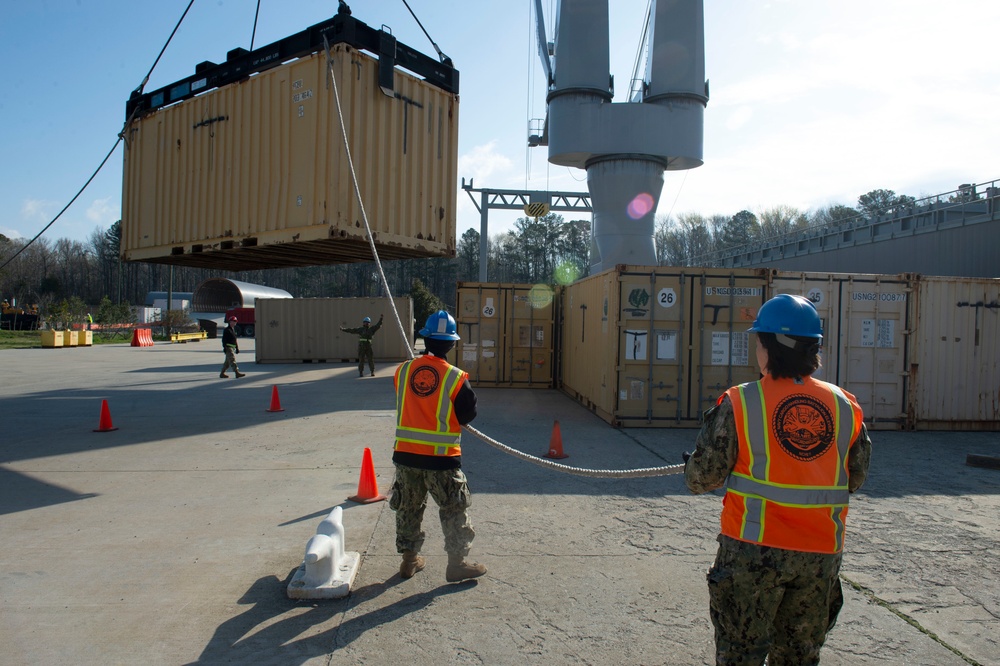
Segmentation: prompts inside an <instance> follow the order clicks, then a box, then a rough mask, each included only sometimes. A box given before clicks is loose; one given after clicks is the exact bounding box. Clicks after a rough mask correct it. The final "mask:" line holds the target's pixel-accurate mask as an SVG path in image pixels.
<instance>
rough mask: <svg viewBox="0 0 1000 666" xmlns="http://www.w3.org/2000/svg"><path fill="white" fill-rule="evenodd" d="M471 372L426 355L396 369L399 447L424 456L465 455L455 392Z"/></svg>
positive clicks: (397, 439)
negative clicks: (456, 414)
mask: <svg viewBox="0 0 1000 666" xmlns="http://www.w3.org/2000/svg"><path fill="white" fill-rule="evenodd" d="M468 377H469V373H467V372H465V371H463V370H460V369H458V368H456V367H455V366H453V365H451V364H450V363H448V361H446V360H444V359H443V358H437V357H436V356H431V355H426V356H421V357H418V358H416V359H413V360H412V361H407V362H406V363H403V364H402V365H401V366H399V368H397V369H396V378H395V382H396V446H395V450H396V451H403V452H406V453H416V454H419V455H423V456H460V455H462V426H461V425H459V423H458V419H457V418H456V417H455V403H454V400H455V396H456V395H458V391H459V390H460V389H461V388H462V383H463V382H464V381H465V380H466V379H467V378H468Z"/></svg>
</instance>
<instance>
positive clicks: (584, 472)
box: [323, 35, 684, 479]
mask: <svg viewBox="0 0 1000 666" xmlns="http://www.w3.org/2000/svg"><path fill="white" fill-rule="evenodd" d="M323 47H324V48H325V50H326V63H327V73H328V75H329V82H328V85H329V86H331V87H332V88H333V97H334V102H335V104H336V106H337V120H338V121H339V123H340V133H341V137H342V138H343V140H344V151H345V152H346V156H347V164H348V168H349V170H350V173H351V185H352V186H353V188H354V195H355V196H356V197H357V200H358V207H359V208H360V210H361V220H362V222H364V225H365V231H366V232H367V234H368V244H369V245H370V246H371V251H372V256H373V257H374V258H375V265H376V266H377V267H378V274H379V279H380V280H381V281H382V287H383V288H384V289H385V293H386V294H388V295H389V306H390V307H391V308H392V314H393V318H394V319H395V320H396V326H397V328H398V330H399V334H400V336H401V338H402V340H403V341H404V342H405V343H406V351H407V353H408V354H409V357H410V359H411V360H412V359H413V358H415V356H416V354H415V352H414V350H413V349H411V348H410V345H409V342H408V340H409V338H408V336H407V335H406V329H404V328H403V323H402V321H401V320H400V318H399V311H398V310H397V309H396V303H395V301H394V300H393V298H392V290H390V289H389V282H388V280H386V277H385V271H384V270H383V269H382V262H381V260H380V259H379V256H378V249H377V248H376V247H375V240H374V237H373V235H372V230H371V226H370V225H369V224H368V213H367V212H366V211H365V204H364V201H363V200H362V198H361V188H360V187H359V185H358V175H357V172H356V171H355V169H354V160H353V158H352V157H351V146H350V141H349V140H348V138H347V128H346V126H345V125H344V112H343V109H342V107H341V104H340V89H339V87H338V86H337V76H336V74H335V72H334V68H333V56H332V54H331V53H330V43H329V41H328V40H327V38H326V35H324V36H323ZM463 427H464V428H465V430H466V431H468V432H469V433H470V434H472V435H475V436H476V437H477V438H479V439H480V440H482V441H483V442H485V443H487V444H489V445H490V446H492V447H494V448H496V449H499V450H500V451H503V452H504V453H507V454H510V455H512V456H514V457H515V458H519V459H521V460H524V461H527V462H530V463H533V464H535V465H538V466H540V467H545V468H547V469H551V470H555V471H557V472H564V473H566V474H573V475H576V476H588V477H593V478H605V479H635V478H642V477H650V476H667V475H670V474H680V473H682V472H683V471H684V465H665V466H663V467H643V468H639V469H585V468H580V467H571V466H569V465H563V464H560V463H557V462H552V461H551V460H546V459H544V458H538V457H536V456H533V455H530V454H527V453H524V452H523V451H518V450H517V449H513V448H511V447H509V446H507V445H506V444H503V443H501V442H498V441H497V440H495V439H493V438H492V437H490V436H488V435H486V434H484V433H482V432H480V431H479V430H476V429H475V428H473V427H472V426H470V425H465V426H463Z"/></svg>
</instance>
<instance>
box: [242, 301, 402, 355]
mask: <svg viewBox="0 0 1000 666" xmlns="http://www.w3.org/2000/svg"><path fill="white" fill-rule="evenodd" d="M392 301H393V303H395V306H396V310H397V311H398V312H399V318H400V321H401V322H402V324H403V327H404V328H405V329H406V337H405V338H404V337H402V335H401V334H400V332H399V326H398V325H397V324H396V319H395V316H394V315H393V312H392V306H391V305H390V303H389V299H388V298H258V299H257V302H256V321H257V327H256V331H255V333H256V336H255V337H256V361H257V363H296V362H317V363H324V362H326V363H356V362H357V360H358V336H357V335H355V334H352V333H344V332H342V331H341V330H340V328H341V327H342V326H343V327H344V328H358V327H360V326H361V322H362V320H363V319H364V318H365V317H371V319H372V323H373V324H375V323H377V322H378V320H379V317H381V316H384V317H385V319H384V321H383V322H382V327H381V328H380V329H379V330H378V332H377V333H376V334H375V336H374V337H373V338H372V354H373V356H374V357H375V359H376V360H377V361H381V362H386V361H389V362H402V361H405V360H407V359H408V358H409V357H410V356H409V353H408V349H412V348H413V324H414V321H413V301H412V300H411V299H410V298H409V297H408V296H407V297H397V298H393V299H392ZM385 372H388V370H385Z"/></svg>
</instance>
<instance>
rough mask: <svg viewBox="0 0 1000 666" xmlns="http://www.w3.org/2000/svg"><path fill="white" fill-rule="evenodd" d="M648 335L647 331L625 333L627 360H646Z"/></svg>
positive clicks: (627, 331) (628, 331)
mask: <svg viewBox="0 0 1000 666" xmlns="http://www.w3.org/2000/svg"><path fill="white" fill-rule="evenodd" d="M646 335H647V333H646V331H630V330H626V331H625V358H626V359H627V360H629V361H645V360H646Z"/></svg>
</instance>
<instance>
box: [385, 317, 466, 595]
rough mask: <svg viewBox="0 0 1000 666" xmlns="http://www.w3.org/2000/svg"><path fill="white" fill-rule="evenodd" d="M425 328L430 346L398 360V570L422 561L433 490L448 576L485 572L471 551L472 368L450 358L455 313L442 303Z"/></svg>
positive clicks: (394, 503) (413, 568) (394, 501)
mask: <svg viewBox="0 0 1000 666" xmlns="http://www.w3.org/2000/svg"><path fill="white" fill-rule="evenodd" d="M420 335H421V336H423V337H424V344H425V345H426V348H427V353H426V354H425V355H423V356H420V357H418V358H415V359H413V360H411V361H407V362H406V363H403V364H402V365H401V366H399V368H398V369H397V370H396V376H395V380H394V381H395V385H396V445H395V452H394V453H393V455H392V462H393V464H394V465H395V467H396V478H395V479H394V481H393V484H392V498H391V499H390V501H389V506H390V508H392V509H393V510H394V511H395V512H396V549H397V550H398V551H399V552H400V553H402V555H403V562H402V564H401V565H400V567H399V575H400V576H402V577H403V578H411V577H412V576H413V575H414V574H415V573H417V572H418V571H420V570H421V569H423V568H424V564H425V563H424V558H423V557H421V556H420V555H419V553H420V548H421V547H422V546H423V543H424V532H423V531H422V530H421V527H420V526H421V523H422V521H423V515H424V509H425V508H426V507H427V495H428V493H429V494H430V496H431V497H433V498H434V501H435V502H436V503H437V505H438V509H439V512H438V513H439V515H440V518H441V529H442V531H443V532H444V547H445V550H446V551H447V553H448V568H447V570H446V571H445V579H446V580H447V581H449V582H458V581H462V580H466V579H469V578H476V577H478V576H482V575H483V574H485V573H486V567H485V566H483V565H482V564H477V563H474V562H472V563H470V562H467V561H466V559H465V558H466V556H467V555H468V554H469V549H470V547H471V545H472V540H473V539H474V538H475V536H476V533H475V531H474V530H473V528H472V522H471V521H470V520H469V514H468V508H469V505H470V504H471V503H472V498H471V495H470V493H469V486H468V483H467V481H466V478H465V474H464V473H463V472H462V426H463V425H465V424H466V423H469V422H471V421H472V419H474V418H475V417H476V394H475V392H473V390H472V387H471V386H470V385H469V374H468V373H467V372H464V371H462V370H460V369H458V368H456V367H454V366H453V365H451V364H450V363H448V361H447V360H445V356H446V355H447V353H448V352H449V351H450V350H451V348H452V347H454V346H455V341H456V340H459V339H460V338H459V337H458V333H457V327H456V325H455V320H454V319H453V318H452V317H451V315H449V314H448V313H447V312H445V311H444V310H438V311H437V312H435V313H434V314H432V315H431V316H430V317H428V318H427V323H426V325H425V326H424V328H423V329H421V330H420Z"/></svg>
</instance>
